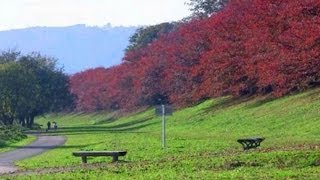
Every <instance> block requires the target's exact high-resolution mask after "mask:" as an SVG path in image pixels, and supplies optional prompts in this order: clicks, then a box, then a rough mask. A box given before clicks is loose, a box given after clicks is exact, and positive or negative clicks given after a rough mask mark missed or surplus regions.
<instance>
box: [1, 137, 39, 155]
mask: <svg viewBox="0 0 320 180" xmlns="http://www.w3.org/2000/svg"><path fill="white" fill-rule="evenodd" d="M35 139H36V137H35V136H32V135H28V136H27V138H25V139H23V140H21V141H18V142H9V143H8V144H6V145H5V147H1V148H0V153H3V152H7V151H11V150H14V149H16V148H18V147H22V146H25V145H27V144H30V143H32V142H33V141H34V140H35Z"/></svg>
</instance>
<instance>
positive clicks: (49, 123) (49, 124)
mask: <svg viewBox="0 0 320 180" xmlns="http://www.w3.org/2000/svg"><path fill="white" fill-rule="evenodd" d="M47 126H48V128H47V131H49V130H50V129H51V122H50V121H48V122H47Z"/></svg>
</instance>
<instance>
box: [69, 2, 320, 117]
mask: <svg viewBox="0 0 320 180" xmlns="http://www.w3.org/2000/svg"><path fill="white" fill-rule="evenodd" d="M70 82H71V91H72V93H74V94H75V95H76V97H77V100H76V108H77V110H79V111H96V110H114V109H119V108H120V109H131V108H134V107H141V106H148V105H154V104H157V103H173V104H175V105H178V106H185V105H190V104H192V103H195V102H199V101H201V100H203V99H207V98H211V97H217V96H222V95H233V96H243V95H253V94H269V93H270V94H272V95H274V96H282V95H285V94H287V93H290V92H293V91H300V90H304V89H306V88H309V87H313V86H317V85H319V84H320V1H319V0H281V1H279V0H232V1H230V3H228V5H227V6H225V7H224V9H223V10H221V11H220V12H218V13H215V14H213V15H212V16H210V17H208V18H200V19H197V20H191V21H188V22H186V23H183V24H180V25H179V27H178V28H176V29H175V30H173V31H171V32H170V33H167V34H163V35H162V36H161V37H159V38H158V39H157V40H155V41H153V42H152V43H149V44H148V45H146V46H144V47H140V48H136V49H132V50H130V51H127V53H126V55H125V58H124V61H123V63H122V64H120V65H118V66H114V67H111V68H97V69H90V70H87V71H84V72H80V73H77V74H75V75H73V76H72V77H71V80H70Z"/></svg>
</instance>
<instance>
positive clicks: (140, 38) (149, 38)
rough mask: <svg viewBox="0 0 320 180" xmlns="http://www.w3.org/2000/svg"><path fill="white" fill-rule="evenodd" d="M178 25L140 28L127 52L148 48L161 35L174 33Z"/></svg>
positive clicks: (132, 37)
mask: <svg viewBox="0 0 320 180" xmlns="http://www.w3.org/2000/svg"><path fill="white" fill-rule="evenodd" d="M176 26H177V23H168V22H166V23H161V24H157V25H153V26H146V27H140V28H138V29H137V30H136V32H135V33H134V34H133V35H132V36H131V37H130V39H129V46H128V47H127V49H126V51H127V52H128V51H131V50H136V49H140V48H142V47H145V46H147V45H148V44H150V43H151V42H153V41H154V40H156V39H158V38H159V37H160V36H161V35H164V34H167V33H169V32H171V31H173V30H174V29H175V28H176Z"/></svg>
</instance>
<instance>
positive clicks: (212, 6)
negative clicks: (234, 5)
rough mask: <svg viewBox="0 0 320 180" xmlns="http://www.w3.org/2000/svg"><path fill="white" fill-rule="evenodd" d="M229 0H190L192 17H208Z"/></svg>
mask: <svg viewBox="0 0 320 180" xmlns="http://www.w3.org/2000/svg"><path fill="white" fill-rule="evenodd" d="M228 2H229V0H190V2H188V3H187V5H189V6H191V8H190V10H191V11H192V17H200V18H202V17H209V16H211V15H212V14H214V13H216V12H218V11H220V10H221V9H223V8H224V7H225V5H226V4H227V3H228Z"/></svg>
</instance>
